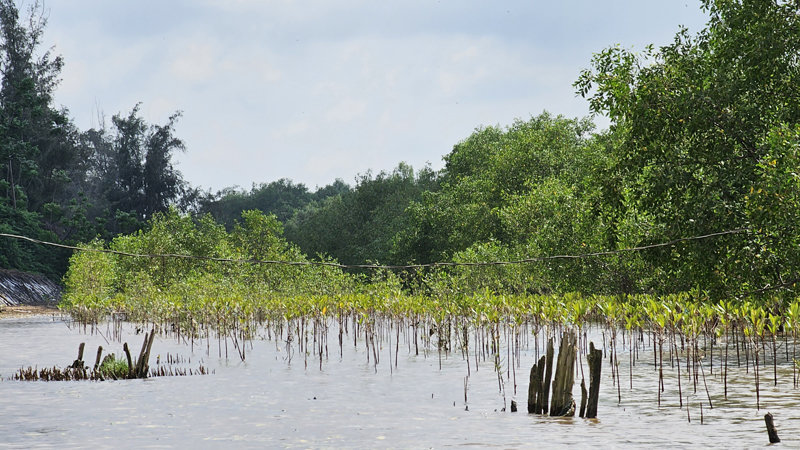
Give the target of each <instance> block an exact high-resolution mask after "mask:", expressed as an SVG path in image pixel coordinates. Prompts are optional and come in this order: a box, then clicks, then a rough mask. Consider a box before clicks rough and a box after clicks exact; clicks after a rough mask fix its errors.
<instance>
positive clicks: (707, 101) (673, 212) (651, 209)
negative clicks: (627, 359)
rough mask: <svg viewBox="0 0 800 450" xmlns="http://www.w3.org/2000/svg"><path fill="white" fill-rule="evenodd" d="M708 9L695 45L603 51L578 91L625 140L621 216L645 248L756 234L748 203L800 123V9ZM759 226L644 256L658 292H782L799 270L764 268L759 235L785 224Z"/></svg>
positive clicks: (786, 265) (792, 5)
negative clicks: (778, 135) (656, 276)
mask: <svg viewBox="0 0 800 450" xmlns="http://www.w3.org/2000/svg"><path fill="white" fill-rule="evenodd" d="M703 8H704V9H705V10H706V11H707V12H708V13H709V17H710V19H709V22H708V25H707V27H706V28H705V29H704V30H702V31H701V32H700V33H698V34H697V35H696V36H692V35H690V34H689V32H688V30H686V29H682V30H680V32H679V33H678V34H677V35H676V36H675V40H674V42H673V43H671V44H669V45H666V46H664V47H661V48H659V49H657V50H656V49H654V48H652V47H649V48H648V49H647V50H646V51H645V52H644V53H643V54H636V53H633V52H632V51H630V50H625V49H622V48H620V47H612V48H609V49H606V50H604V51H603V52H601V53H599V54H597V55H595V57H594V59H593V61H592V68H591V69H589V70H587V71H585V72H584V73H582V75H581V76H580V78H579V79H578V81H577V82H576V85H575V86H576V88H577V90H578V92H579V93H580V94H582V95H584V96H587V97H588V99H589V103H590V106H591V108H592V110H593V111H594V112H595V113H600V114H607V115H608V116H609V117H610V118H611V120H612V128H613V129H614V131H615V132H616V133H619V135H620V136H621V137H622V145H620V146H619V147H617V156H618V160H619V161H620V166H619V167H620V169H621V171H622V173H623V174H624V177H625V180H626V181H625V184H626V185H627V188H628V193H629V195H628V196H627V198H628V200H629V201H628V203H627V206H626V207H627V208H628V211H629V212H630V213H629V214H626V216H627V217H629V218H630V219H631V220H632V221H633V222H635V223H637V224H638V225H637V228H639V229H640V230H641V232H640V234H639V243H647V242H648V241H649V242H652V241H655V240H669V239H674V238H680V237H686V236H695V235H702V234H706V233H710V232H715V231H723V230H730V229H736V228H739V227H746V226H749V225H752V224H753V219H752V217H748V212H747V211H748V206H747V205H748V202H752V197H748V196H750V193H751V190H752V189H753V188H754V186H758V185H760V184H763V183H762V178H763V177H764V176H765V171H764V170H763V167H765V164H768V163H769V162H770V161H768V158H769V155H770V154H771V153H773V151H774V149H775V148H779V147H780V146H781V145H783V144H781V145H776V143H777V140H776V139H771V138H770V136H773V137H774V136H775V132H776V130H779V129H781V128H784V127H789V128H790V129H791V128H793V127H794V126H795V125H796V124H797V123H798V122H799V121H800V79H799V78H798V75H800V60H799V59H798V55H799V54H800V4H798V3H797V2H794V1H792V2H790V1H782V0H768V1H730V0H704V1H703ZM789 141H791V140H789ZM791 161H792V159H791V158H789V159H786V160H784V162H786V163H791ZM797 169H800V168H797ZM792 170H793V169H790V170H788V171H787V172H786V173H791V171H792ZM770 175H776V174H775V173H774V172H773V173H770ZM773 181H774V180H773ZM771 184H772V185H773V186H774V185H776V183H774V182H771ZM789 185H790V184H785V185H784V186H789ZM751 206H752V205H751ZM751 210H752V208H751ZM760 220H761V225H766V226H765V227H762V226H759V227H752V228H753V229H754V231H755V234H750V235H748V236H745V235H732V236H727V237H722V238H718V239H714V240H703V241H697V242H695V243H691V244H686V245H682V246H679V247H674V248H671V249H666V250H662V251H654V252H650V253H648V258H649V260H650V262H651V263H652V264H654V266H655V267H657V268H659V269H660V270H663V271H664V275H665V277H667V278H668V279H669V280H670V281H669V283H663V284H662V287H664V288H666V289H668V290H687V289H690V288H692V287H695V286H701V287H703V288H708V289H712V290H713V291H714V292H716V293H718V294H719V295H725V294H726V293H729V292H730V291H733V290H735V289H738V288H740V287H741V286H742V285H745V286H746V285H747V284H753V285H756V286H758V285H776V284H780V283H781V280H782V279H784V278H785V277H786V276H791V273H793V272H796V271H797V267H796V266H797V262H796V261H789V260H784V261H782V263H781V264H778V265H774V264H767V265H765V264H764V263H763V262H762V261H763V258H762V257H763V256H764V251H763V248H764V245H763V243H759V242H757V241H759V240H760V239H761V238H759V237H757V235H758V233H772V231H773V230H774V227H775V226H777V225H779V223H780V221H781V219H780V217H779V216H773V217H772V220H770V221H766V222H765V221H764V218H763V217H761V219H760ZM781 265H782V266H781Z"/></svg>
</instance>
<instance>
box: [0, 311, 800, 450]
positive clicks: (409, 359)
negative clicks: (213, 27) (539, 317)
mask: <svg viewBox="0 0 800 450" xmlns="http://www.w3.org/2000/svg"><path fill="white" fill-rule="evenodd" d="M130 331H131V332H133V330H130ZM105 334H106V333H102V334H100V333H95V334H88V333H85V332H83V331H82V330H79V329H76V328H74V327H72V328H71V327H70V326H68V324H67V323H65V322H61V321H53V320H52V319H51V318H33V319H31V318H28V319H7V320H0V376H2V377H3V380H2V381H0V447H11V448H31V447H55V446H58V447H62V448H72V447H95V448H108V447H115V448H118V447H128V448H130V447H137V448H138V447H182V448H186V447H195V448H220V447H232V446H234V447H245V448H247V447H250V448H266V447H290V448H292V447H298V448H308V447H313V448H319V447H329V448H342V447H347V448H353V447H355V448H375V447H393V448H397V447H399V448H442V447H451V448H453V447H456V448H461V447H465V446H471V447H497V448H524V447H532V446H536V447H540V446H545V445H548V446H558V447H561V446H567V445H569V446H574V447H577V448H583V447H594V448H597V446H600V447H636V448H641V447H663V446H672V447H675V446H685V447H699V446H702V447H737V448H740V447H758V446H762V445H765V444H767V434H766V431H765V429H764V421H763V415H764V413H765V412H766V411H770V412H772V413H773V414H774V416H775V420H776V425H777V427H778V431H779V434H780V436H781V438H782V439H783V443H782V444H781V445H784V446H787V447H789V448H797V447H798V446H800V438H798V437H800V408H798V406H800V405H799V404H800V391H798V390H795V389H793V388H792V373H791V368H790V366H788V365H787V364H782V365H781V366H779V367H778V370H779V374H778V375H779V384H778V387H777V388H776V387H774V386H773V385H772V368H771V366H770V367H768V368H762V371H761V378H760V381H761V410H760V411H759V410H756V407H755V392H754V388H753V386H754V377H753V373H752V371H749V372H748V371H746V370H745V368H744V366H742V367H741V368H737V367H736V366H735V364H732V366H733V367H730V368H729V373H728V389H729V392H728V398H729V400H725V399H724V398H723V385H722V381H721V377H720V375H719V372H720V371H719V367H714V373H713V374H711V373H710V370H711V367H705V368H704V370H706V384H707V385H708V387H709V394H708V395H709V396H710V397H711V402H712V404H713V409H711V408H709V405H708V402H709V400H708V398H707V394H706V391H705V388H704V387H703V383H702V378H700V380H699V385H698V388H697V392H696V393H695V391H694V387H693V383H692V382H691V381H690V380H689V379H688V378H687V377H686V372H685V367H681V370H682V372H681V374H682V393H683V397H684V407H683V408H680V407H679V403H678V394H677V392H678V391H677V379H676V371H675V370H674V369H669V370H667V369H665V371H664V387H665V389H664V392H663V393H662V404H661V407H659V406H658V405H657V401H658V395H657V390H656V389H657V386H658V377H657V372H655V371H654V367H653V363H652V353H647V352H642V353H641V354H640V359H639V361H638V362H637V364H636V366H635V367H634V368H633V371H632V373H633V375H632V377H631V376H630V375H629V374H630V372H631V371H630V370H629V366H628V361H629V359H628V356H627V354H626V353H621V354H620V357H619V361H620V366H619V367H620V373H621V381H622V383H621V385H620V390H619V393H620V395H621V402H618V395H617V387H616V386H615V385H614V383H613V380H612V378H611V372H610V365H609V362H608V360H606V361H605V362H604V366H603V379H602V383H601V393H600V405H599V408H598V416H599V418H598V419H597V420H583V419H580V418H549V417H540V416H532V415H528V414H526V413H525V395H526V394H525V392H527V380H526V378H527V377H526V374H527V370H528V369H529V368H530V365H531V364H532V363H533V362H534V359H535V356H536V355H535V354H534V351H533V350H528V351H523V352H522V354H521V356H522V358H521V364H520V365H521V367H520V368H519V369H517V370H516V384H517V387H516V394H515V393H514V374H513V373H512V374H511V376H509V377H508V378H506V373H507V372H506V371H505V370H504V372H503V377H504V384H505V389H506V392H505V398H504V396H503V395H502V393H501V392H500V390H499V389H498V380H497V375H496V373H495V371H494V370H493V368H494V365H493V362H491V361H487V362H485V363H481V365H480V366H479V367H478V370H477V371H475V367H474V365H472V367H471V375H470V376H469V378H468V382H467V388H468V389H467V400H466V402H465V399H464V395H465V394H464V380H465V376H466V375H467V368H466V363H465V361H464V360H463V359H462V358H461V357H460V356H459V355H450V356H449V357H447V358H445V359H443V360H442V361H441V369H440V368H439V364H440V361H439V358H438V354H437V353H436V351H435V350H434V351H429V352H428V353H427V355H426V354H425V352H422V353H421V354H420V355H419V356H415V355H413V351H412V352H411V353H409V351H408V348H406V347H405V346H404V345H403V344H402V341H401V348H400V352H399V360H398V363H397V366H396V367H394V366H393V365H392V366H391V367H390V364H389V359H390V357H389V351H388V348H386V347H384V348H383V349H382V350H381V351H383V352H384V354H385V356H384V357H383V358H384V359H382V360H381V362H380V363H379V364H378V365H377V366H376V365H375V364H373V362H374V361H373V359H370V360H369V361H367V355H366V352H365V349H364V346H363V343H362V342H361V341H359V346H358V347H353V345H352V338H351V340H350V343H349V345H348V344H345V345H344V348H343V355H342V356H341V357H340V356H339V348H338V344H336V345H335V346H334V345H331V346H330V348H329V352H330V353H329V356H328V358H327V359H326V360H325V361H324V364H323V367H322V369H321V370H320V368H319V365H318V363H317V361H316V360H315V359H313V357H308V365H307V366H306V364H305V360H306V358H304V357H303V356H302V354H300V353H298V352H297V351H296V350H295V353H294V355H293V356H292V358H291V361H289V359H288V358H287V354H286V347H285V344H284V343H276V342H274V341H269V340H258V341H255V342H254V343H253V348H252V349H250V348H248V354H247V359H246V361H245V362H241V361H240V360H239V359H238V358H237V357H236V356H235V354H234V353H233V350H232V348H230V349H229V350H230V355H229V356H230V358H229V359H227V360H226V359H225V358H224V355H223V357H222V358H220V357H219V352H220V350H222V351H223V352H224V349H219V348H218V347H217V345H216V342H215V341H213V340H212V341H211V342H210V343H208V347H206V343H205V342H204V343H202V344H199V343H197V345H196V346H195V347H194V352H192V351H191V349H190V346H188V345H186V344H184V343H179V342H177V341H176V340H174V339H170V338H158V339H157V340H156V342H155V344H154V346H153V350H152V354H153V355H155V357H156V358H157V357H159V356H160V357H164V358H165V355H167V354H171V355H181V356H183V357H184V358H186V363H185V366H186V367H190V368H191V367H193V368H196V367H197V366H198V365H200V364H202V365H203V366H205V367H207V368H208V369H210V370H213V371H214V373H213V374H211V375H205V376H187V377H162V378H151V379H147V380H127V381H109V382H50V383H46V382H18V381H11V380H10V378H11V376H12V375H13V373H14V372H15V371H16V370H18V369H19V368H20V367H23V366H24V367H27V366H29V365H32V366H35V365H39V366H40V367H42V366H45V365H48V366H52V365H58V366H61V367H64V366H66V365H68V364H70V363H71V362H72V359H74V358H75V356H76V351H77V348H78V344H79V343H80V342H86V344H87V347H86V348H87V350H86V356H85V357H84V359H85V360H91V361H93V359H94V352H95V351H96V349H97V346H98V345H103V347H104V348H107V349H109V350H110V351H115V352H117V353H119V352H120V351H121V347H122V345H121V344H120V343H119V342H116V341H114V340H110V339H109V341H108V342H107V341H106V339H105V337H104V336H105ZM141 339H142V336H136V335H128V336H126V337H125V340H126V341H128V342H129V343H131V344H132V347H133V348H134V350H136V349H138V346H139V345H140V343H139V341H140V340H141ZM333 340H334V338H333V337H331V341H333ZM598 340H599V339H598ZM345 342H347V339H346V340H345ZM207 349H208V351H207ZM370 358H373V357H372V356H370ZM503 363H504V364H505V363H506V361H505V359H504V361H503ZM729 364H730V362H729ZM665 365H666V366H667V367H669V366H668V362H667V361H666V357H665ZM526 368H527V369H526ZM587 376H588V373H587ZM578 379H580V378H579V377H578ZM631 384H632V387H631ZM575 394H576V395H579V388H578V387H577V386H576V388H575ZM687 396H688V404H689V408H688V417H687V408H686V402H687ZM512 399H517V401H518V403H519V404H520V412H517V413H511V412H510V411H503V407H504V404H505V405H506V406H508V405H510V401H511V400H512ZM701 404H703V411H702V415H703V424H702V425H701V423H700V415H701V411H700V405H701ZM689 420H691V422H690V421H689Z"/></svg>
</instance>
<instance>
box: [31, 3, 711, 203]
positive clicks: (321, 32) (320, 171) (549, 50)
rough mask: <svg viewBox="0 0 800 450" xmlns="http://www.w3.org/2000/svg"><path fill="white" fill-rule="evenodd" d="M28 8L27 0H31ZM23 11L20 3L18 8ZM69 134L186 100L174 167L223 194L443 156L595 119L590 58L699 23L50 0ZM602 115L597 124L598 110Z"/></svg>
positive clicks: (520, 12) (156, 117)
mask: <svg viewBox="0 0 800 450" xmlns="http://www.w3.org/2000/svg"><path fill="white" fill-rule="evenodd" d="M27 3H28V4H29V3H30V2H29V1H28V2H27ZM22 5H23V8H25V6H24V5H25V3H23V4H22ZM45 7H46V9H47V10H48V12H49V23H48V26H47V29H46V31H45V35H44V44H45V45H46V46H50V45H53V46H54V51H55V53H57V54H60V55H62V56H63V57H64V60H65V66H64V69H63V71H62V77H61V78H62V83H61V85H60V87H59V88H58V90H57V92H56V102H57V104H58V105H63V106H65V107H67V108H68V109H69V110H70V114H71V116H72V117H73V119H74V120H75V123H76V125H77V126H78V128H80V129H82V130H86V129H89V128H91V127H96V126H97V125H98V116H99V115H100V113H102V114H104V115H105V117H106V119H107V120H110V118H111V116H112V115H113V114H116V113H120V112H122V113H123V114H126V113H128V112H129V111H130V110H131V108H133V106H134V105H135V104H136V103H137V102H142V108H141V111H142V114H143V116H144V117H145V119H146V120H147V121H148V122H150V123H157V124H161V123H164V122H165V121H166V119H167V117H169V115H170V114H172V113H173V112H175V111H176V110H181V111H183V117H182V118H181V119H179V122H178V124H177V135H178V137H180V138H182V139H183V140H184V141H185V142H186V145H187V152H186V153H185V154H180V155H178V156H177V162H178V163H177V167H178V169H179V170H180V171H181V172H182V173H183V175H184V178H185V179H186V180H188V181H189V182H190V183H191V184H192V185H194V186H200V187H202V188H206V189H207V188H211V189H212V190H215V191H216V190H218V189H221V188H224V187H226V186H233V185H238V186H242V187H244V188H249V187H250V186H251V184H252V183H261V182H270V181H274V180H277V179H279V178H284V177H285V178H290V179H292V180H293V181H295V182H300V183H305V184H306V185H307V186H308V187H309V189H312V190H313V189H314V188H316V187H317V186H324V185H326V184H329V183H331V182H333V181H334V179H336V178H342V179H343V180H344V181H345V182H347V183H350V184H353V182H354V178H355V176H356V175H357V174H359V173H364V172H366V171H367V170H368V169H372V170H373V172H379V171H381V170H391V169H393V168H394V167H395V166H396V165H397V163H399V162H401V161H405V162H407V163H409V164H411V165H412V166H414V168H421V167H423V166H424V165H425V164H426V163H430V164H431V165H432V167H433V168H435V169H439V168H441V167H442V165H443V163H442V156H444V155H445V154H447V153H448V152H450V150H451V149H452V147H453V145H454V144H456V143H458V142H459V141H461V140H463V139H465V138H466V137H467V136H469V134H470V133H472V131H473V130H474V129H475V128H476V127H479V126H486V125H501V126H506V125H509V124H510V123H512V122H513V120H514V119H516V118H520V119H528V118H530V117H531V116H532V115H538V114H539V113H541V112H542V111H544V110H547V111H550V112H551V113H553V114H563V115H565V116H567V117H583V116H585V115H587V114H588V106H587V103H586V101H585V100H583V99H581V98H578V97H576V96H575V94H574V89H573V88H572V83H573V82H574V81H575V79H576V78H577V76H578V74H579V72H580V70H581V69H584V68H587V67H588V66H589V62H590V59H591V56H592V53H594V52H599V51H601V50H602V49H604V48H606V47H608V46H611V45H614V44H622V45H623V46H624V47H628V48H634V49H635V50H642V49H643V48H644V46H645V45H646V44H649V43H654V44H656V45H663V44H667V43H669V42H670V41H671V40H672V38H673V36H674V35H675V32H676V31H677V30H678V26H679V25H684V26H687V27H688V28H689V29H690V31H691V32H693V33H696V32H697V31H699V30H700V29H701V28H702V26H703V25H704V23H705V22H706V17H705V15H704V14H703V13H702V11H701V10H700V3H699V1H696V0H681V1H671V0H619V1H615V0H607V1H597V0H563V1H552V0H549V1H538V0H537V1H530V0H529V1H499V0H495V1H489V0H468V1H446V0H442V1H433V0H428V1H425V0H400V1H395V0H372V1H359V0H336V1H333V0H327V1H320V0H311V1H294V0H263V1H259V0H216V1H215V0H174V1H173V0H138V1H109V0H46V2H45ZM598 123H600V124H601V125H603V124H605V123H606V122H604V121H602V120H599V121H598Z"/></svg>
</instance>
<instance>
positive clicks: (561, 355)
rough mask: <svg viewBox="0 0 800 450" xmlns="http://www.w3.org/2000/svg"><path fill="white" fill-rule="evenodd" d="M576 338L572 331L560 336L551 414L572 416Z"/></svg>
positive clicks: (573, 407) (573, 410)
mask: <svg viewBox="0 0 800 450" xmlns="http://www.w3.org/2000/svg"><path fill="white" fill-rule="evenodd" d="M576 342H577V338H576V336H575V332H574V331H568V332H566V333H564V334H563V335H562V336H561V345H560V346H559V348H558V362H557V364H556V376H555V378H554V379H553V396H552V399H551V401H550V415H551V416H574V415H575V401H574V400H573V398H572V386H573V384H575V370H574V369H575V354H576V353H575V352H576V351H577V347H576V346H575V344H576Z"/></svg>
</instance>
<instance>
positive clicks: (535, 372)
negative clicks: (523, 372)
mask: <svg viewBox="0 0 800 450" xmlns="http://www.w3.org/2000/svg"><path fill="white" fill-rule="evenodd" d="M544 361H545V357H544V356H542V357H541V358H539V362H538V363H534V364H533V367H531V375H530V378H529V380H528V413H529V414H534V413H536V414H538V413H539V412H540V411H536V406H537V401H538V399H537V397H538V396H539V391H541V388H542V375H541V374H540V372H541V371H542V369H543V368H544Z"/></svg>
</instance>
